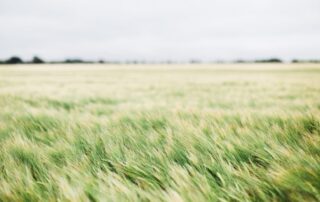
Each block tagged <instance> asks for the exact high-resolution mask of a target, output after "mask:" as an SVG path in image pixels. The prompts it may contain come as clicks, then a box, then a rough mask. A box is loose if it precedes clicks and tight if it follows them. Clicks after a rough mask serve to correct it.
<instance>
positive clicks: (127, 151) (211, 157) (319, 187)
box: [0, 64, 320, 202]
mask: <svg viewBox="0 0 320 202" xmlns="http://www.w3.org/2000/svg"><path fill="white" fill-rule="evenodd" d="M0 201H174V202H180V201H320V65H311V64H304V65H303V64H300V65H287V64H283V65H281V64H275V65H269V64H265V65H251V64H246V65H169V66H165V65H150V66H147V65H136V66H134V65H133V66H126V65H118V66H112V65H69V66H66V65H39V66H37V65H34V66H31V65H26V66H4V65H3V66H0Z"/></svg>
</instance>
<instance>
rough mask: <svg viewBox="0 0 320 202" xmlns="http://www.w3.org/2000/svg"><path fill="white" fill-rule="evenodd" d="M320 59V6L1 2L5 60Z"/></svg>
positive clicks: (312, 1)
mask: <svg viewBox="0 0 320 202" xmlns="http://www.w3.org/2000/svg"><path fill="white" fill-rule="evenodd" d="M12 55H18V56H21V57H22V58H24V59H29V58H31V57H32V56H34V55H38V56H40V57H43V58H44V59H47V60H58V59H65V58H78V57H79V58H84V59H106V60H110V59H115V60H127V59H145V60H167V59H170V60H189V59H201V60H219V59H221V60H233V59H240V58H241V59H254V58H267V57H280V58H282V59H292V58H304V59H307V58H318V59H319V58H320V0H157V1H156V0H112V1H111V0H28V1H26V0H0V58H1V59H3V58H7V57H9V56H12Z"/></svg>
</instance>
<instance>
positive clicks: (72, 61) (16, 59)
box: [0, 56, 320, 64]
mask: <svg viewBox="0 0 320 202" xmlns="http://www.w3.org/2000/svg"><path fill="white" fill-rule="evenodd" d="M44 63H45V64H94V63H100V64H104V63H106V64H181V63H188V64H201V63H283V61H282V60H281V59H279V58H270V59H259V60H235V61H232V62H230V61H223V60H218V61H212V62H204V61H201V60H197V59H192V60H189V61H188V62H179V61H173V60H165V61H145V60H126V61H104V60H97V61H90V60H82V59H66V60H63V61H45V60H43V59H41V58H40V57H38V56H34V57H33V58H32V59H31V60H29V61H23V60H22V59H21V58H20V57H18V56H13V57H10V58H8V59H7V60H4V61H1V60H0V64H44ZM291 63H320V60H299V59H293V60H292V61H291Z"/></svg>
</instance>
